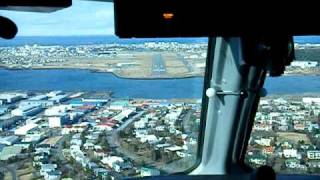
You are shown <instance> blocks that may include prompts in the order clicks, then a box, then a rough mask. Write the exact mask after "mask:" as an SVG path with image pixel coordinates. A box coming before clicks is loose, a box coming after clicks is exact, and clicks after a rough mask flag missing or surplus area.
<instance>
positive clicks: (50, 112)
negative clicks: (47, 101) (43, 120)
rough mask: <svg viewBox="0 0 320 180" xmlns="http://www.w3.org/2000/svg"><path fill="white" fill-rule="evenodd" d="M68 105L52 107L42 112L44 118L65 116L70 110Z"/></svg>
mask: <svg viewBox="0 0 320 180" xmlns="http://www.w3.org/2000/svg"><path fill="white" fill-rule="evenodd" d="M71 108H72V107H71V106H70V105H58V106H53V107H51V108H49V109H46V110H45V111H44V115H45V116H60V115H62V114H65V113H66V112H67V111H68V110H71Z"/></svg>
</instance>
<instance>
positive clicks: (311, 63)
mask: <svg viewBox="0 0 320 180" xmlns="http://www.w3.org/2000/svg"><path fill="white" fill-rule="evenodd" d="M291 66H293V67H301V68H311V67H316V66H318V62H317V61H293V62H292V63H291Z"/></svg>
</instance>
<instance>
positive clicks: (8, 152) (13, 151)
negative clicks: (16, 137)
mask: <svg viewBox="0 0 320 180" xmlns="http://www.w3.org/2000/svg"><path fill="white" fill-rule="evenodd" d="M21 151H22V147H20V146H7V147H4V148H3V149H2V151H1V153H0V160H1V161H6V160H8V159H10V158H12V157H15V156H17V155H19V154H20V153H21Z"/></svg>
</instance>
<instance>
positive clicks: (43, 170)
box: [40, 164, 57, 176]
mask: <svg viewBox="0 0 320 180" xmlns="http://www.w3.org/2000/svg"><path fill="white" fill-rule="evenodd" d="M56 168H57V165H56V164H43V165H42V166H41V168H40V175H41V176H45V175H46V174H47V173H49V172H52V171H55V170H56Z"/></svg>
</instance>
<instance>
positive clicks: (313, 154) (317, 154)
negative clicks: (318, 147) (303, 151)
mask: <svg viewBox="0 0 320 180" xmlns="http://www.w3.org/2000/svg"><path fill="white" fill-rule="evenodd" d="M307 157H308V159H312V160H319V159H320V151H307Z"/></svg>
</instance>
